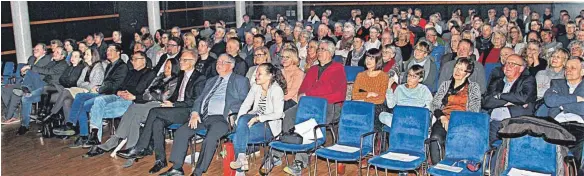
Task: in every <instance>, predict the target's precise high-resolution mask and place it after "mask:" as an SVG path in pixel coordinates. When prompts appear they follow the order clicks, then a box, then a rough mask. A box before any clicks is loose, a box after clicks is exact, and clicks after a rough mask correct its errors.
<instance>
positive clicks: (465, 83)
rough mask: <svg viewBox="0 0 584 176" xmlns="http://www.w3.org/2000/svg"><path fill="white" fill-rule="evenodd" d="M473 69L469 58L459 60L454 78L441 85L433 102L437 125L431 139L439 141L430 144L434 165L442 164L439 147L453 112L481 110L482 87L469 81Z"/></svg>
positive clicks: (433, 129)
mask: <svg viewBox="0 0 584 176" xmlns="http://www.w3.org/2000/svg"><path fill="white" fill-rule="evenodd" d="M473 69H474V64H473V62H470V61H469V60H468V59H467V58H459V59H458V60H457V61H456V64H455V66H454V73H452V78H450V80H448V81H444V82H443V83H442V84H441V85H440V88H439V89H438V92H436V95H435V96H434V100H432V110H433V112H434V117H435V118H436V123H434V124H433V125H432V133H431V134H430V138H434V139H437V140H438V143H436V142H434V143H431V144H430V157H431V160H432V164H436V163H438V162H440V152H439V147H438V145H441V146H444V141H445V138H446V132H447V131H448V121H449V119H450V113H452V111H471V112H479V111H480V109H481V91H480V87H479V85H478V84H477V83H475V82H470V81H469V80H468V77H469V76H470V75H471V74H472V72H473Z"/></svg>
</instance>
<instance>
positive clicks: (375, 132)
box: [359, 131, 377, 158]
mask: <svg viewBox="0 0 584 176" xmlns="http://www.w3.org/2000/svg"><path fill="white" fill-rule="evenodd" d="M369 135H373V150H372V151H371V153H373V155H375V136H376V135H377V131H371V132H367V133H365V134H362V135H361V138H360V141H361V142H360V143H359V149H360V150H359V158H361V157H363V139H365V137H367V136H369Z"/></svg>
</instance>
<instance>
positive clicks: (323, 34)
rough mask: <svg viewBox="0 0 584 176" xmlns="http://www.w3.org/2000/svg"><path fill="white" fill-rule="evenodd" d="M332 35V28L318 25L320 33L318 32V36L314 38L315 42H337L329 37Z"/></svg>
mask: <svg viewBox="0 0 584 176" xmlns="http://www.w3.org/2000/svg"><path fill="white" fill-rule="evenodd" d="M329 33H330V28H329V27H328V26H327V25H325V24H320V25H318V31H317V35H316V36H315V37H314V39H315V40H318V41H321V40H328V41H331V42H333V43H334V42H335V39H333V38H332V37H329V35H328V34H329Z"/></svg>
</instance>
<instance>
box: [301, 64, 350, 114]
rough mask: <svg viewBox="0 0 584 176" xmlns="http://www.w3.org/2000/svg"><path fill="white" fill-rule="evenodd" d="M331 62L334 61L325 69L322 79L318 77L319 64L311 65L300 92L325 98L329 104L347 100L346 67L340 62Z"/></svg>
mask: <svg viewBox="0 0 584 176" xmlns="http://www.w3.org/2000/svg"><path fill="white" fill-rule="evenodd" d="M331 62H333V63H331V65H330V66H328V68H326V69H325V70H324V72H323V73H322V75H321V76H320V79H318V68H319V66H314V67H310V69H309V70H308V72H307V73H306V76H304V80H302V85H300V89H299V90H298V92H299V93H305V94H306V95H307V96H315V97H320V98H325V99H327V101H328V103H329V104H334V103H341V102H343V101H345V96H346V95H347V76H346V75H345V67H344V66H343V65H342V64H340V63H337V62H334V61H331Z"/></svg>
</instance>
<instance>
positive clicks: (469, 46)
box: [438, 39, 487, 93]
mask: <svg viewBox="0 0 584 176" xmlns="http://www.w3.org/2000/svg"><path fill="white" fill-rule="evenodd" d="M473 51H474V47H473V43H472V41H470V40H468V39H462V40H460V42H459V43H458V51H457V52H456V54H457V56H456V58H455V59H454V60H451V61H448V62H446V63H442V64H443V66H442V68H441V69H440V77H439V78H438V85H442V83H443V82H445V81H448V80H450V78H451V76H452V74H453V73H454V65H455V64H456V60H457V59H458V58H462V57H466V58H470V61H472V62H473V64H474V70H473V74H472V75H470V77H469V78H468V80H469V81H472V82H475V83H477V84H479V86H480V88H481V93H485V91H486V90H487V83H486V81H485V78H486V77H485V68H484V67H483V64H481V63H479V62H477V61H476V60H475V59H474V58H473V57H471V56H472V53H473Z"/></svg>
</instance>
